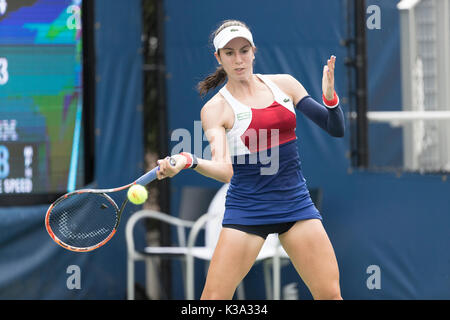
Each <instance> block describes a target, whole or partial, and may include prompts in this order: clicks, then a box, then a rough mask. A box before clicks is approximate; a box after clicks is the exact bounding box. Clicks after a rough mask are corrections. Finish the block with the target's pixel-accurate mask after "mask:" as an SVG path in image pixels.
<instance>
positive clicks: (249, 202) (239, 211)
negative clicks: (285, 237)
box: [222, 140, 322, 225]
mask: <svg viewBox="0 0 450 320" xmlns="http://www.w3.org/2000/svg"><path fill="white" fill-rule="evenodd" d="M232 161H233V170H234V174H233V177H232V179H231V181H230V186H229V188H228V192H227V196H226V202H225V213H224V218H223V222H222V223H223V224H242V225H261V224H275V223H284V222H291V221H298V220H305V219H320V220H322V216H321V215H320V213H319V211H318V210H317V208H316V207H315V205H314V203H313V202H312V200H311V197H310V194H309V191H308V188H307V185H306V179H305V178H304V176H303V174H302V170H301V163H300V157H299V154H298V148H297V141H296V140H293V141H290V142H287V143H285V144H283V145H280V146H278V147H277V148H272V149H270V150H269V151H268V153H267V155H265V156H264V159H263V158H262V157H261V156H260V155H256V156H255V155H254V154H253V155H243V156H235V157H233V159H232Z"/></svg>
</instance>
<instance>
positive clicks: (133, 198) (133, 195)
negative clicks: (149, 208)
mask: <svg viewBox="0 0 450 320" xmlns="http://www.w3.org/2000/svg"><path fill="white" fill-rule="evenodd" d="M127 196H128V200H130V202H131V203H133V204H143V203H144V202H145V201H146V200H147V197H148V192H147V189H145V187H144V186H141V185H140V184H135V185H133V186H131V187H130V189H128V192H127Z"/></svg>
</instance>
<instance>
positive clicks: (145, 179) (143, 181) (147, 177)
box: [134, 157, 176, 186]
mask: <svg viewBox="0 0 450 320" xmlns="http://www.w3.org/2000/svg"><path fill="white" fill-rule="evenodd" d="M169 161H170V164H171V165H172V166H175V165H176V161H175V159H174V158H172V157H171V158H170V159H169ZM158 170H159V166H157V167H155V168H153V169H152V170H150V171H149V172H147V173H146V174H144V175H143V176H141V177H140V178H138V179H137V180H136V181H135V182H134V183H135V184H140V185H142V186H145V185H147V184H149V183H150V182H152V181H153V180H155V179H156V171H158Z"/></svg>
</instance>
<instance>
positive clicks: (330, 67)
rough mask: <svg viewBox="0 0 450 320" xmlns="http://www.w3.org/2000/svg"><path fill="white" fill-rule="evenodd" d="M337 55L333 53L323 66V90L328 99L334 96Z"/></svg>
mask: <svg viewBox="0 0 450 320" xmlns="http://www.w3.org/2000/svg"><path fill="white" fill-rule="evenodd" d="M335 63H336V57H335V56H334V55H333V56H331V57H330V59H328V61H327V64H326V65H324V66H323V76H322V92H323V94H324V95H325V98H327V100H333V98H334V67H335Z"/></svg>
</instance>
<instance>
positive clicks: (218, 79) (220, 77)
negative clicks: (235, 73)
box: [197, 66, 227, 96]
mask: <svg viewBox="0 0 450 320" xmlns="http://www.w3.org/2000/svg"><path fill="white" fill-rule="evenodd" d="M226 79H227V73H226V72H225V69H224V68H223V67H222V66H218V67H217V69H216V71H215V72H214V73H212V74H210V75H209V76H207V77H206V78H205V79H204V80H203V81H200V82H199V83H198V84H197V90H198V92H199V93H200V95H201V96H204V95H205V94H207V93H208V91H209V90H211V89H215V88H216V87H217V86H219V85H221V84H222V83H224V82H225V80H226Z"/></svg>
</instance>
